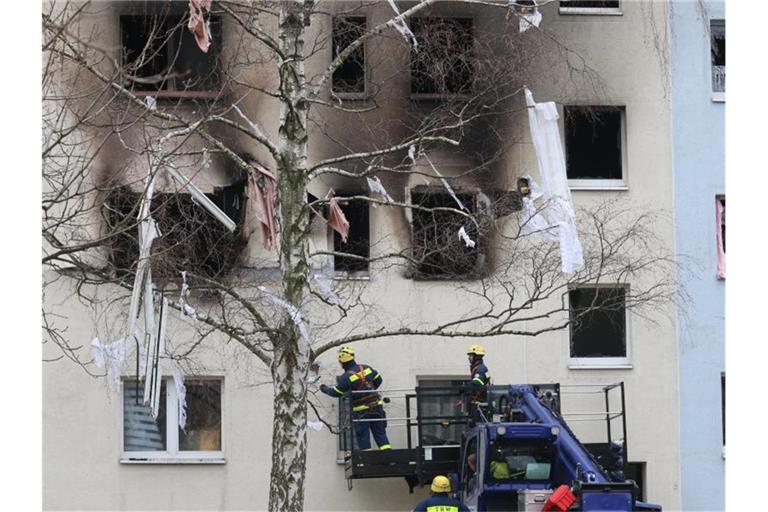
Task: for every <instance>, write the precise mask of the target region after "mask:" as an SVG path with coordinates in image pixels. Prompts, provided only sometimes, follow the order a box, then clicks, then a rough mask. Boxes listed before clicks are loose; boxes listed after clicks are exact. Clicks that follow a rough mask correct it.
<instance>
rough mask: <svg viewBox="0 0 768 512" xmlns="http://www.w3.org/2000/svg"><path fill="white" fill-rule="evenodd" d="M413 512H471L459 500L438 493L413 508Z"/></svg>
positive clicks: (446, 494) (443, 493)
mask: <svg viewBox="0 0 768 512" xmlns="http://www.w3.org/2000/svg"><path fill="white" fill-rule="evenodd" d="M413 512H469V509H468V508H467V506H466V505H464V504H463V503H462V502H460V501H459V500H455V499H453V498H451V497H449V496H448V493H445V492H436V493H435V494H433V495H432V496H430V497H429V498H427V499H425V500H424V501H422V502H420V503H419V504H418V505H416V506H415V507H414V508H413Z"/></svg>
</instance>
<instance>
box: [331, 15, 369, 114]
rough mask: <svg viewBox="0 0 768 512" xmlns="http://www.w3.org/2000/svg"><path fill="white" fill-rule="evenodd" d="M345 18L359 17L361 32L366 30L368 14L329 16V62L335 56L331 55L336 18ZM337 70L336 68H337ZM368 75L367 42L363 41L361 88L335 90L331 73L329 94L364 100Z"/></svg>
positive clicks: (341, 97) (367, 95)
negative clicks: (361, 26) (360, 89)
mask: <svg viewBox="0 0 768 512" xmlns="http://www.w3.org/2000/svg"><path fill="white" fill-rule="evenodd" d="M345 18H360V19H363V20H364V26H363V33H365V32H367V31H368V22H369V19H368V16H367V15H365V14H354V15H349V16H343V15H342V16H333V17H332V18H331V62H333V59H334V58H335V57H334V56H333V43H334V41H333V31H334V28H335V24H336V20H338V19H345ZM337 71H338V69H337ZM369 76H370V70H369V69H368V44H367V43H366V42H363V90H362V91H358V92H348V91H347V92H345V91H337V90H335V89H334V88H333V74H332V75H331V80H330V82H331V86H330V91H331V96H334V97H337V98H339V99H342V100H366V99H368V97H369V93H370V89H369V87H368V78H369Z"/></svg>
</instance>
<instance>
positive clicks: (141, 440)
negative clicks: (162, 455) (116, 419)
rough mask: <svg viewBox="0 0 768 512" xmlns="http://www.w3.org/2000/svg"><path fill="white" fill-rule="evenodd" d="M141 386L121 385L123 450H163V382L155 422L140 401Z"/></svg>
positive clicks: (133, 383)
mask: <svg viewBox="0 0 768 512" xmlns="http://www.w3.org/2000/svg"><path fill="white" fill-rule="evenodd" d="M142 400H143V386H138V387H137V386H136V383H135V382H126V383H125V385H124V386H123V450H125V451H126V452H146V451H165V450H166V435H165V382H163V383H162V387H161V391H160V413H159V414H158V416H157V422H155V420H154V419H153V418H152V411H151V410H150V408H149V407H148V406H146V405H144V404H143V403H142Z"/></svg>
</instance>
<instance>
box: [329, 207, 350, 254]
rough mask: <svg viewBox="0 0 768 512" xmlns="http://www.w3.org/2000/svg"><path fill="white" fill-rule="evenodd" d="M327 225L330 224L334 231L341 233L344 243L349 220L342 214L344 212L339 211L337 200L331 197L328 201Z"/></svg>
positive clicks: (347, 232) (347, 233)
mask: <svg viewBox="0 0 768 512" xmlns="http://www.w3.org/2000/svg"><path fill="white" fill-rule="evenodd" d="M328 225H329V226H331V227H332V228H333V229H334V230H335V231H336V232H338V233H339V234H340V235H341V239H342V241H343V242H344V243H346V242H347V235H349V221H348V220H347V217H346V216H344V212H343V211H341V207H340V206H339V200H338V199H336V198H335V197H332V198H331V200H330V201H328Z"/></svg>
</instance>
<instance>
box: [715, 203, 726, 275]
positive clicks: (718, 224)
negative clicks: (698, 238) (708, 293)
mask: <svg viewBox="0 0 768 512" xmlns="http://www.w3.org/2000/svg"><path fill="white" fill-rule="evenodd" d="M724 226H725V207H724V206H723V201H722V200H721V199H720V198H719V197H718V198H716V199H715V233H716V235H715V236H716V238H717V277H719V278H720V279H725V240H723V227H724Z"/></svg>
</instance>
